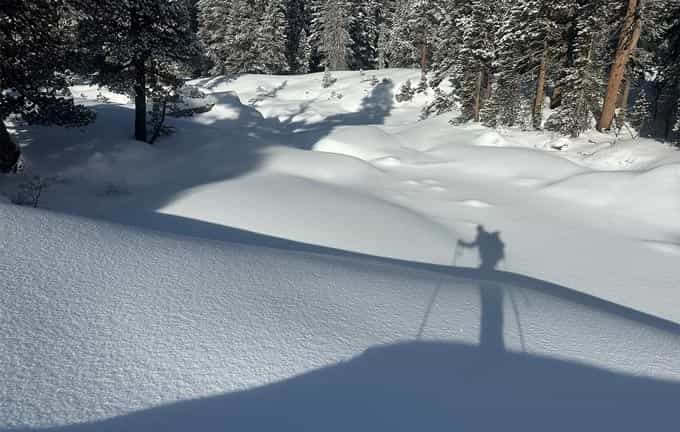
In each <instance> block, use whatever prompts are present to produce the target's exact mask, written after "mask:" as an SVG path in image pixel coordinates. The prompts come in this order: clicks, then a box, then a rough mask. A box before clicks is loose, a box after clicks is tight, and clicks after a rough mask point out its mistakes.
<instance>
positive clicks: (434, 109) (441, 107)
mask: <svg viewBox="0 0 680 432" xmlns="http://www.w3.org/2000/svg"><path fill="white" fill-rule="evenodd" d="M453 105H454V99H453V96H452V95H451V94H449V93H446V92H444V91H442V90H441V89H440V88H435V89H434V99H433V100H432V102H430V103H428V104H427V105H425V106H424V107H423V111H422V112H421V114H420V118H421V119H426V118H428V117H430V116H431V115H442V114H444V113H447V112H449V111H451V110H452V109H453Z"/></svg>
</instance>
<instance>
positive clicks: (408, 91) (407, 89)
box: [395, 80, 416, 102]
mask: <svg viewBox="0 0 680 432" xmlns="http://www.w3.org/2000/svg"><path fill="white" fill-rule="evenodd" d="M415 94H416V91H415V90H414V89H413V85H412V84H411V80H406V82H405V83H404V84H402V85H401V88H400V89H399V93H397V95H396V96H395V98H396V99H397V102H408V101H410V100H412V99H413V96H414V95H415Z"/></svg>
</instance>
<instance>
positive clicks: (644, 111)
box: [626, 89, 652, 134]
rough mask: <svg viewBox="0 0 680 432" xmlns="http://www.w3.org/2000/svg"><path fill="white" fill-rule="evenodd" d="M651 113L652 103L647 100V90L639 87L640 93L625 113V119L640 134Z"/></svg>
mask: <svg viewBox="0 0 680 432" xmlns="http://www.w3.org/2000/svg"><path fill="white" fill-rule="evenodd" d="M651 114H652V105H651V103H650V102H649V98H648V96H647V92H645V90H644V89H640V95H639V96H638V98H637V100H636V101H635V104H634V105H633V108H632V109H631V111H630V112H629V113H628V114H627V116H626V119H627V120H628V122H629V123H630V125H631V126H633V127H634V128H635V129H636V130H637V131H638V132H639V133H640V134H641V133H642V132H643V131H644V129H645V127H646V126H647V123H648V121H649V119H650V118H651Z"/></svg>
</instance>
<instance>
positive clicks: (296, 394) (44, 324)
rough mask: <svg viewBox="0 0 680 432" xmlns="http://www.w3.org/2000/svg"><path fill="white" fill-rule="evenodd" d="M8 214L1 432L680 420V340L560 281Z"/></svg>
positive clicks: (664, 426)
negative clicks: (678, 403)
mask: <svg viewBox="0 0 680 432" xmlns="http://www.w3.org/2000/svg"><path fill="white" fill-rule="evenodd" d="M0 219H1V220H2V221H3V224H2V225H0V250H2V251H3V253H2V254H0V281H1V282H0V328H2V331H0V347H1V348H2V349H0V370H2V371H3V373H2V374H0V430H2V431H24V430H35V429H38V430H54V431H64V432H70V431H89V430H92V431H95V430H96V431H101V430H125V431H133V432H135V431H149V430H165V431H186V430H239V431H270V430H282V431H301V430H309V431H318V430H325V431H335V430H337V431H346V430H371V431H383V430H384V431H394V430H405V431H413V430H463V429H464V430H497V429H501V428H502V429H509V430H525V431H544V430H617V431H627V430H630V431H634V430H635V431H637V430H644V429H646V428H649V427H652V429H655V430H669V429H672V428H673V427H674V426H675V422H676V421H677V416H676V412H677V402H678V400H680V368H679V365H680V328H679V327H678V325H676V324H673V323H670V322H668V321H662V320H659V319H656V318H652V317H651V316H649V315H644V314H640V313H638V312H634V311H632V310H630V309H626V308H622V307H620V306H616V305H614V304H611V303H607V302H604V301H601V300H597V299H595V298H593V297H589V296H585V295H582V294H578V293H576V292H574V291H572V290H568V289H566V288H563V287H560V286H557V285H552V284H548V283H544V282H541V281H538V280H533V279H529V278H524V277H519V276H513V275H510V274H505V273H495V274H486V275H485V274H482V273H480V272H476V271H468V272H465V271H462V270H454V269H448V268H445V267H435V266H427V265H419V264H409V263H403V262H397V261H393V262H390V261H387V260H378V259H373V258H369V257H365V256H351V255H350V256H344V257H343V256H333V255H328V254H320V253H310V252H293V251H287V250H282V249H270V248H265V247H262V246H258V245H256V244H255V245H238V244H232V243H223V242H213V241H207V240H199V239H190V238H185V237H177V236H172V235H168V234H161V233H154V232H148V231H144V230H139V229H136V228H126V227H122V226H117V225H109V224H106V223H102V222H94V221H89V220H86V219H80V218H74V217H71V216H63V215H58V214H54V213H51V212H45V211H40V210H32V209H26V208H20V207H16V206H8V205H3V204H0ZM255 243H258V242H255Z"/></svg>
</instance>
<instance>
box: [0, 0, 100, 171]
mask: <svg viewBox="0 0 680 432" xmlns="http://www.w3.org/2000/svg"><path fill="white" fill-rule="evenodd" d="M72 14H73V11H72V10H70V9H68V8H67V4H66V3H65V2H63V1H57V0H33V1H30V2H28V1H25V0H6V1H3V4H2V8H0V172H3V173H4V172H8V171H9V170H11V169H13V167H15V165H16V163H17V160H18V158H19V156H20V150H19V147H18V146H17V145H15V144H14V143H13V142H12V140H11V138H10V135H9V132H8V131H7V128H6V127H5V124H4V120H6V119H7V118H8V117H10V116H12V115H19V116H21V118H22V119H23V120H24V121H27V122H30V123H39V124H57V125H65V126H68V125H79V124H84V123H87V122H89V121H91V120H92V118H93V114H92V113H90V112H89V111H87V110H85V109H83V108H82V107H78V106H75V105H74V104H73V100H72V99H71V98H70V97H69V91H68V85H69V75H68V73H67V72H68V70H69V69H72V68H73V67H75V66H76V65H75V64H74V63H73V59H74V58H75V55H74V54H75V46H74V44H75V40H74V39H73V38H72V37H71V34H72V33H71V30H72V29H71V28H70V27H69V25H70V23H72V22H73V20H71V19H69V18H70V17H71V16H72Z"/></svg>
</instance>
